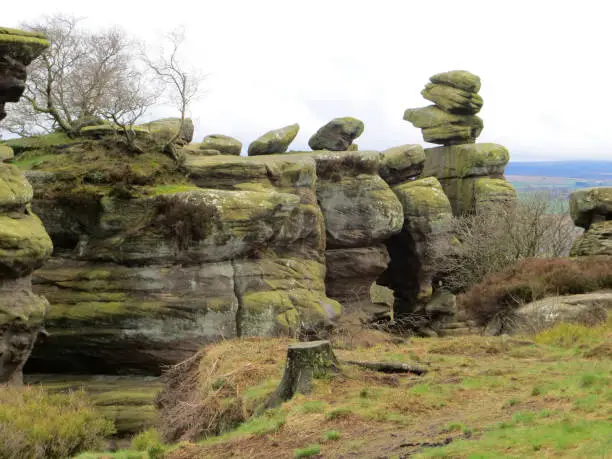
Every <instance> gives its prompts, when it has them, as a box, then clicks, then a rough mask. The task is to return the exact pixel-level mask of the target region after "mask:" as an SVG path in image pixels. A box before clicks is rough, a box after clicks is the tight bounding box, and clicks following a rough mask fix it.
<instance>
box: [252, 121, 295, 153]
mask: <svg viewBox="0 0 612 459" xmlns="http://www.w3.org/2000/svg"><path fill="white" fill-rule="evenodd" d="M299 130H300V125H299V124H297V123H296V124H291V125H289V126H285V127H283V128H280V129H276V130H274V131H269V132H266V133H265V134H264V135H262V136H261V137H259V138H258V139H256V140H254V141H253V142H252V143H251V145H249V156H256V155H269V154H272V153H284V152H286V151H287V148H289V144H291V142H293V139H295V137H296V136H297V134H298V131H299Z"/></svg>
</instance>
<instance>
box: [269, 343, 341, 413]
mask: <svg viewBox="0 0 612 459" xmlns="http://www.w3.org/2000/svg"><path fill="white" fill-rule="evenodd" d="M338 371H340V369H339V364H338V359H336V356H335V355H334V352H333V350H332V348H331V344H330V342H329V341H326V340H325V341H311V342H308V343H298V344H292V345H291V346H289V348H288V349H287V364H286V366H285V373H284V374H283V379H282V380H281V382H280V384H279V385H278V387H277V388H276V391H275V392H274V393H273V394H272V395H271V396H270V398H269V399H268V401H267V402H266V403H265V404H264V408H265V409H268V408H274V407H277V406H279V405H280V404H281V403H283V402H285V401H287V400H289V399H291V398H292V397H293V396H294V395H295V394H296V393H300V394H308V393H310V392H312V379H313V378H321V377H323V376H325V375H327V374H329V373H331V372H334V373H336V372H338Z"/></svg>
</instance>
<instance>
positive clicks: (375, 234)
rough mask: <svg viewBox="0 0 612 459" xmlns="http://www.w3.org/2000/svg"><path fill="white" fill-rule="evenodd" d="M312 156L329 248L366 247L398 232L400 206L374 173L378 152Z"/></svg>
mask: <svg viewBox="0 0 612 459" xmlns="http://www.w3.org/2000/svg"><path fill="white" fill-rule="evenodd" d="M314 159H315V161H316V163H317V176H318V181H317V200H318V202H319V206H320V208H321V210H322V212H323V216H324V217H325V230H326V233H327V248H328V249H336V248H349V247H369V246H372V245H375V244H377V243H379V242H382V241H384V240H385V239H387V238H388V237H390V236H391V235H393V234H395V233H397V232H399V231H400V229H401V227H402V223H403V219H404V215H403V212H402V206H401V204H400V202H399V201H398V199H397V198H396V196H395V194H394V193H393V191H391V188H389V185H387V183H386V182H385V181H384V180H383V179H381V178H380V176H379V175H378V174H377V172H378V169H379V167H380V154H379V153H378V152H341V153H340V152H337V153H336V152H321V153H317V154H315V155H314Z"/></svg>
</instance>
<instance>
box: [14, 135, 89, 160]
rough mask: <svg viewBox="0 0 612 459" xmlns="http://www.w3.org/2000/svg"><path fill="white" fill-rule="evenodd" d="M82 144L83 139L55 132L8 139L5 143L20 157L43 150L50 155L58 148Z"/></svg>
mask: <svg viewBox="0 0 612 459" xmlns="http://www.w3.org/2000/svg"><path fill="white" fill-rule="evenodd" d="M81 142H82V139H71V138H70V137H68V136H67V135H66V134H63V133H61V132H54V133H51V134H45V135H37V136H32V137H21V138H17V139H7V140H5V141H4V145H6V146H8V147H9V148H12V149H13V151H14V152H15V154H16V155H20V154H22V153H25V152H27V151H33V150H42V151H43V152H44V153H50V152H51V151H53V150H55V149H56V148H58V147H65V146H67V145H70V144H75V143H81Z"/></svg>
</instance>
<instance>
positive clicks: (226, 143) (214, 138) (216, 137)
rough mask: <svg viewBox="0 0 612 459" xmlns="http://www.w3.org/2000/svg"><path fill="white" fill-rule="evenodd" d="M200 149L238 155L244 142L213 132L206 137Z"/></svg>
mask: <svg viewBox="0 0 612 459" xmlns="http://www.w3.org/2000/svg"><path fill="white" fill-rule="evenodd" d="M200 149H202V150H216V151H218V152H219V153H218V154H222V155H237V156H238V155H240V152H241V151H242V142H240V140H237V139H234V138H233V137H230V136H227V135H221V134H211V135H207V136H206V137H204V140H202V143H201V144H200Z"/></svg>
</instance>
